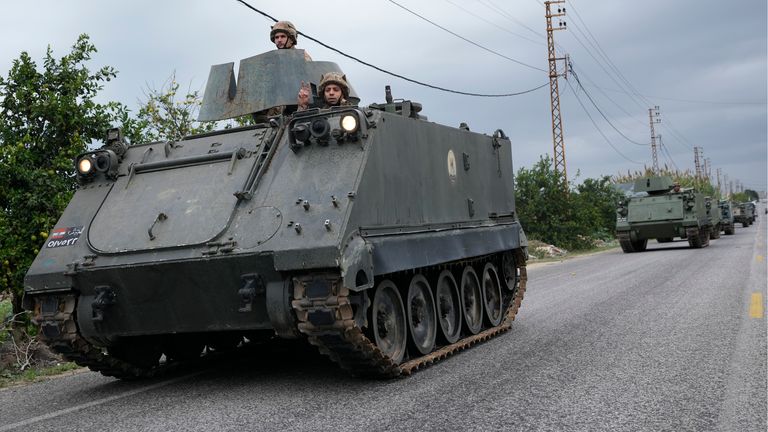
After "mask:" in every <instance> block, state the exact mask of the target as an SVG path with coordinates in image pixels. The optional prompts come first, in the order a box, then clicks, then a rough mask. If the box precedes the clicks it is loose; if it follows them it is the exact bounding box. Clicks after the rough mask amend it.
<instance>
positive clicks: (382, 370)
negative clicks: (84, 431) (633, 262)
mask: <svg viewBox="0 0 768 432" xmlns="http://www.w3.org/2000/svg"><path fill="white" fill-rule="evenodd" d="M332 71H333V72H339V73H340V72H341V70H340V69H339V67H338V66H337V65H335V64H334V63H330V62H308V61H305V59H304V53H303V50H279V51H272V52H268V53H264V54H261V55H257V56H254V57H251V58H248V59H245V60H242V61H241V62H240V66H239V73H238V79H237V80H235V75H234V72H233V63H228V64H224V65H216V66H213V67H212V68H211V72H210V76H209V79H208V82H207V86H206V90H205V96H204V100H203V104H202V106H201V109H200V117H199V119H200V120H203V121H216V120H222V119H227V118H233V117H238V116H243V115H248V114H250V113H263V112H264V111H265V110H269V109H271V108H274V107H288V106H290V105H291V104H295V103H296V102H295V101H296V93H297V91H298V89H299V86H300V84H301V81H305V82H311V83H317V82H318V81H319V79H320V77H321V74H323V73H328V72H332ZM355 98H356V95H355V92H354V90H353V89H350V95H349V99H350V100H355ZM385 99H386V102H384V103H381V104H372V105H370V106H368V107H357V106H343V107H334V108H331V109H319V108H313V109H309V110H306V111H301V112H296V113H295V114H293V115H290V116H287V115H278V116H274V117H269V118H268V119H267V121H266V122H265V123H259V124H255V125H252V126H247V127H240V128H234V129H223V130H219V131H216V132H211V133H206V134H202V135H196V136H188V137H186V138H184V139H182V140H180V141H178V142H154V143H146V144H136V145H126V144H125V143H124V142H123V140H122V139H121V137H120V132H119V131H118V130H111V131H110V132H109V134H108V139H107V141H106V144H105V145H104V146H103V147H101V148H99V149H98V150H94V151H91V152H88V153H85V154H82V155H80V156H79V157H78V158H77V160H76V162H75V165H76V168H77V172H78V174H77V178H78V181H79V183H80V186H79V188H78V189H77V191H76V192H75V194H74V196H73V198H72V200H71V202H70V203H69V205H68V206H67V208H66V210H65V211H64V213H63V215H62V216H61V219H60V220H59V221H58V223H57V224H56V226H55V228H54V229H53V231H52V232H51V233H50V236H49V237H48V239H47V242H46V243H45V244H44V246H43V247H42V248H41V251H40V253H39V255H38V256H37V258H36V259H35V261H34V262H33V264H32V266H31V267H30V269H29V272H28V273H27V275H26V278H25V297H24V305H25V307H26V308H28V309H29V310H32V311H33V316H34V322H36V323H38V324H39V326H40V335H41V338H42V339H43V340H44V341H45V342H46V343H47V344H48V345H50V346H51V347H52V348H53V349H55V350H56V351H58V352H60V353H62V354H63V355H64V356H65V357H66V358H67V359H69V360H72V361H75V362H76V363H78V364H80V365H84V366H88V367H90V368H91V369H92V370H96V371H100V372H101V373H103V374H105V375H110V376H115V377H120V378H134V377H143V376H153V375H156V374H159V373H163V372H164V371H167V370H169V369H170V368H172V367H173V366H174V365H184V364H189V363H190V362H195V361H198V359H199V358H200V357H201V354H202V355H203V356H205V355H206V353H208V354H211V353H215V352H216V351H217V350H219V352H221V351H220V350H224V349H231V348H234V347H237V346H241V347H242V346H243V345H244V344H247V342H249V341H250V342H253V341H254V340H256V341H259V340H262V339H268V340H269V339H274V338H275V337H277V338H284V339H298V340H300V341H299V342H301V341H302V340H306V341H308V342H309V343H311V344H313V345H316V346H317V347H319V350H320V351H321V352H322V353H324V354H326V355H328V356H329V357H330V358H331V359H332V360H333V361H335V362H336V363H338V364H339V365H340V366H342V367H343V368H345V369H347V370H349V371H350V372H351V373H353V374H354V375H358V376H378V377H394V376H398V375H407V374H410V373H411V372H412V371H414V370H417V369H418V368H421V367H424V366H427V365H429V364H431V363H432V362H434V361H436V360H439V359H442V358H444V357H446V356H449V355H451V354H453V353H455V352H457V351H459V350H461V349H464V348H467V347H469V346H471V345H473V344H475V343H477V342H480V341H483V340H486V339H488V338H490V337H493V336H496V335H499V334H501V333H502V332H504V331H505V330H507V329H509V328H510V326H511V323H512V320H513V319H514V318H515V314H516V313H517V310H518V308H519V306H520V303H521V301H522V299H523V294H524V292H525V287H526V280H527V276H526V268H525V265H526V259H527V239H526V236H525V233H524V231H523V229H522V227H521V225H520V222H519V220H518V218H517V214H516V212H515V198H514V181H513V170H512V163H511V161H512V154H511V152H512V148H511V144H510V141H509V139H508V137H507V136H506V135H505V134H504V132H502V131H501V130H496V131H495V132H494V133H493V134H491V135H486V134H481V133H476V132H470V131H469V130H465V129H461V128H456V127H449V126H444V125H440V124H436V123H433V122H428V121H426V118H425V117H424V116H423V115H422V114H420V111H421V106H420V105H419V104H417V103H415V102H412V101H408V100H399V101H396V100H394V99H393V98H392V97H391V94H387V97H386V98H385ZM259 346H261V345H259ZM264 346H265V347H268V346H269V345H268V344H265V345H264ZM264 349H268V348H264ZM264 355H269V352H268V351H267V352H264Z"/></svg>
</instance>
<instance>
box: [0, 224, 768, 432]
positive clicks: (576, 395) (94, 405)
mask: <svg viewBox="0 0 768 432" xmlns="http://www.w3.org/2000/svg"><path fill="white" fill-rule="evenodd" d="M765 222H766V216H765V215H763V214H761V215H760V219H758V223H756V224H755V225H753V226H751V227H749V228H741V227H738V228H737V229H736V234H735V235H733V236H722V237H721V239H720V240H715V241H712V244H711V246H710V247H708V248H705V249H700V250H691V249H688V247H687V243H685V242H680V241H678V242H674V243H667V244H656V243H655V241H651V242H650V243H651V244H649V250H648V251H647V252H644V253H635V254H623V253H622V252H621V251H620V250H612V251H608V252H604V253H600V254H595V255H590V256H584V257H579V258H575V259H571V260H567V261H564V262H557V263H549V264H535V265H531V266H530V270H529V284H528V292H527V294H526V298H525V300H524V302H523V305H522V308H521V310H520V313H519V314H518V319H517V321H515V323H514V326H513V328H512V330H511V331H510V332H508V333H506V334H504V335H503V336H501V337H498V338H496V339H494V340H491V341H489V342H487V343H484V344H481V345H479V346H476V347H474V348H472V349H471V350H468V351H465V352H463V353H461V354H459V355H456V356H454V357H452V358H450V359H448V360H446V361H443V362H441V363H438V364H436V365H434V366H432V367H430V368H428V369H426V370H423V371H420V372H417V373H416V374H414V375H413V376H411V377H409V378H404V379H397V380H392V381H364V380H358V379H354V378H350V377H348V376H347V375H346V374H345V373H343V372H342V371H340V370H338V369H337V368H336V367H335V366H334V365H333V364H331V363H329V362H328V361H326V360H325V359H324V358H323V357H321V356H319V355H318V354H316V353H315V352H314V351H313V350H311V349H302V348H293V349H289V348H285V347H281V348H278V349H277V352H275V353H272V354H270V353H269V352H263V353H259V352H256V353H251V354H249V355H245V356H240V357H237V358H234V359H227V360H224V361H223V362H221V363H219V364H217V365H215V366H209V367H205V368H201V369H199V370H197V371H193V372H190V373H187V374H185V375H180V376H176V377H173V378H170V379H165V380H156V381H141V382H121V381H118V380H115V379H112V378H105V377H102V376H101V375H99V374H97V373H92V372H79V373H75V374H72V375H69V376H64V377H58V378H54V379H51V380H46V381H43V382H38V383H35V384H31V385H28V386H24V387H15V388H10V389H5V390H0V432H3V431H8V430H19V431H44V430H51V431H60V430H78V431H79V430H110V431H145V430H147V431H155V430H156V431H166V430H184V431H187V430H291V431H318V430H339V431H361V430H373V431H378V430H382V431H383V430H402V431H410V430H477V431H488V430H522V431H530V430H551V431H561V430H568V431H571V430H575V431H581V430H583V431H600V430H606V431H617V430H631V431H637V430H649V431H666V430H668V431H688V430H690V431H708V430H717V431H765V430H766V429H767V427H768V425H767V423H766V411H767V404H766V399H767V397H768V396H766V395H767V392H768V389H767V381H766V371H767V369H768V368H767V366H766V352H767V347H766V318H765V313H764V305H765V299H766V256H767V255H768V254H767V253H766V223H765Z"/></svg>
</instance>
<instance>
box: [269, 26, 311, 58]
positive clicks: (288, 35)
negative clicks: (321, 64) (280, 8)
mask: <svg viewBox="0 0 768 432" xmlns="http://www.w3.org/2000/svg"><path fill="white" fill-rule="evenodd" d="M298 37H299V33H298V32H297V31H296V27H295V26H294V25H293V23H291V22H290V21H278V22H276V23H275V24H274V25H273V26H272V30H271V31H270V32H269V40H271V41H272V43H274V44H275V47H276V48H277V49H295V48H296V44H297V42H296V41H297V39H298ZM304 60H306V61H312V57H310V56H309V54H308V53H307V51H306V50H305V51H304Z"/></svg>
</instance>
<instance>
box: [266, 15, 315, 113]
mask: <svg viewBox="0 0 768 432" xmlns="http://www.w3.org/2000/svg"><path fill="white" fill-rule="evenodd" d="M298 37H299V33H298V32H297V31H296V27H295V26H294V25H293V23H292V22H290V21H278V22H276V23H275V24H274V25H273V26H272V27H271V29H270V32H269V40H270V41H272V43H274V44H275V48H277V49H296V44H297V39H298ZM304 60H305V61H312V57H310V56H309V53H307V51H306V50H305V51H304ZM293 111H294V110H293V108H292V107H286V106H276V107H272V108H270V109H268V110H265V111H260V112H256V113H253V114H252V117H253V120H254V121H255V122H256V123H266V122H267V120H268V119H269V117H274V116H278V115H281V114H286V115H287V114H292V113H293Z"/></svg>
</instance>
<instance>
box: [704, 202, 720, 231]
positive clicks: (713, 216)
mask: <svg viewBox="0 0 768 432" xmlns="http://www.w3.org/2000/svg"><path fill="white" fill-rule="evenodd" d="M704 200H705V204H706V207H707V209H709V215H710V221H711V223H712V229H711V230H710V231H709V239H710V240H716V239H719V238H720V231H722V230H723V228H722V226H721V225H720V222H721V216H720V208H719V207H718V208H714V206H713V205H712V198H710V197H705V198H704Z"/></svg>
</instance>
